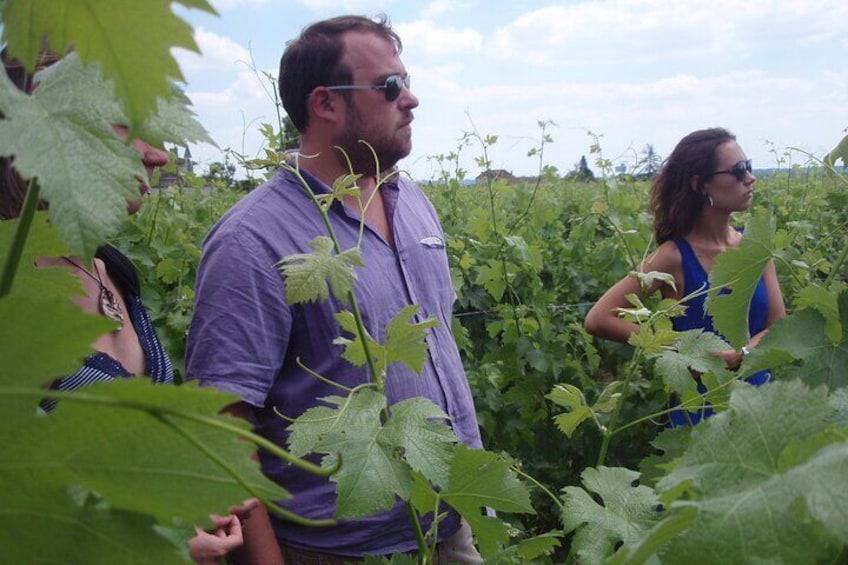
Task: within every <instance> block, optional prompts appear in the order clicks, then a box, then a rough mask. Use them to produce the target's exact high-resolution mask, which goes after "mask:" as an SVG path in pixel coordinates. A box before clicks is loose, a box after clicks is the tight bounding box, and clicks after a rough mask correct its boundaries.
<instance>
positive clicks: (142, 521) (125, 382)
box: [0, 379, 287, 563]
mask: <svg viewBox="0 0 848 565" xmlns="http://www.w3.org/2000/svg"><path fill="white" fill-rule="evenodd" d="M18 390H19V389H17V388H14V387H8V386H4V387H3V389H2V392H0V394H2V395H3V396H4V397H5V396H8V395H10V394H21V393H20V392H18ZM233 401H234V397H233V396H232V395H228V394H223V393H220V392H218V391H216V390H214V389H199V388H197V387H195V386H181V387H175V386H162V385H154V384H152V383H151V382H149V381H148V380H146V379H122V380H118V381H115V382H110V383H101V384H97V385H92V386H89V387H86V388H85V389H84V390H80V391H76V392H74V393H71V395H70V397H69V398H65V399H62V400H61V401H60V402H59V405H58V407H57V408H56V409H55V410H54V411H53V412H51V413H50V414H49V415H47V416H44V415H40V416H39V415H37V414H36V413H35V411H34V410H31V411H30V414H29V416H26V417H18V418H17V419H16V422H15V425H14V426H4V427H3V428H2V429H0V499H2V500H3V508H4V511H6V512H8V513H10V514H12V515H15V516H17V517H18V519H16V520H11V521H9V522H10V523H9V524H7V525H6V526H4V532H3V534H2V536H0V539H3V537H6V539H10V540H15V541H14V542H12V547H15V548H19V549H16V551H18V550H19V551H21V552H23V555H24V556H26V559H13V560H12V561H15V562H18V561H19V562H30V561H32V558H31V555H38V554H40V553H43V554H45V555H50V554H52V551H53V548H41V549H39V548H36V547H34V544H35V540H39V539H40V540H42V543H43V540H45V539H50V540H51V544H56V551H62V550H64V551H65V552H66V555H67V556H74V561H73V562H79V563H91V562H102V561H98V560H97V559H91V560H87V559H86V558H85V557H82V558H80V559H81V561H77V560H76V556H77V555H80V553H79V552H82V555H84V556H91V555H92V554H90V553H89V552H95V551H98V550H99V549H103V550H104V551H107V552H110V553H107V554H111V552H116V553H117V554H121V555H124V556H126V555H127V553H128V552H131V551H138V550H139V547H138V545H137V544H138V543H142V542H144V543H147V544H149V545H150V548H149V549H148V550H147V551H146V552H145V551H143V552H142V553H144V554H149V555H151V556H156V557H159V556H161V555H163V554H164V553H167V551H171V552H173V551H174V548H173V545H171V544H170V542H168V541H166V540H165V539H164V538H161V537H160V538H158V541H157V539H156V538H157V537H158V536H150V535H147V533H146V532H147V531H148V530H149V529H150V527H151V525H152V522H151V520H152V519H155V520H157V521H159V522H161V523H170V522H171V520H172V519H173V518H177V517H178V518H182V519H185V520H189V521H190V522H192V523H206V522H207V521H208V515H209V514H210V513H213V512H214V513H219V514H225V513H226V512H227V510H228V508H229V507H230V506H232V505H234V504H238V503H240V502H241V501H243V500H244V499H246V498H248V497H250V496H253V495H254V494H258V495H259V496H261V497H263V498H273V499H281V498H287V493H286V492H285V491H284V490H283V489H281V488H280V487H279V486H277V485H276V484H274V483H272V482H271V481H270V480H269V479H267V478H266V477H265V476H264V475H263V474H262V472H261V471H260V469H259V466H258V464H257V463H256V462H255V461H253V460H252V459H251V454H252V452H253V451H254V449H253V448H252V447H251V444H249V443H247V442H244V441H241V440H240V439H239V438H238V437H237V436H236V435H235V434H233V433H232V432H228V431H223V430H220V429H218V428H216V427H213V426H211V425H209V424H206V423H203V422H199V421H198V419H205V420H207V421H219V422H222V423H224V424H226V425H228V426H231V427H236V428H241V429H244V430H247V429H248V426H249V425H248V424H247V422H244V421H241V420H237V419H235V418H232V417H229V416H220V415H218V412H219V411H220V410H221V409H222V408H223V407H224V406H227V405H229V404H231V403H232V402H233ZM189 438H191V439H189ZM246 486H249V487H251V489H252V490H251V491H249V490H248V489H247V488H246ZM70 487H74V488H72V489H71V491H69V490H68V489H69V488H70ZM69 492H76V493H80V492H90V493H92V494H91V495H89V496H85V497H83V498H84V499H87V498H90V497H91V496H94V497H95V498H98V499H102V500H101V502H99V503H97V504H96V505H95V508H78V507H75V506H74V504H77V506H78V505H79V500H81V498H80V497H79V496H76V497H74V499H75V500H77V503H73V502H72V501H70V500H69V498H68V497H69V494H68V493H69ZM139 493H143V496H139ZM95 510H97V511H95ZM137 514H144V515H145V516H136V515H137ZM107 521H115V523H114V524H112V525H111V526H109V527H108V528H106V529H105V530H99V529H94V530H90V529H89V528H91V527H93V526H95V525H100V524H102V523H104V522H107ZM118 521H120V522H118ZM131 528H141V530H140V531H138V532H137V534H138V540H137V541H132V538H133V536H132V534H130V533H128V532H129V530H130V529H131ZM110 531H114V532H115V536H116V538H115V539H114V540H112V539H111V538H108V537H105V536H106V534H105V532H110ZM97 538H101V539H97ZM105 540H109V542H110V543H111V542H114V544H115V547H114V548H112V549H111V550H109V549H108V548H104V547H103V546H104V543H106V541H105ZM18 541H20V543H21V545H18ZM86 541H90V542H91V547H85V548H80V547H76V545H77V544H83V543H84V542H86ZM3 543H4V544H5V541H4V542H3ZM45 545H50V544H45ZM31 551H34V553H30V552H31ZM4 556H7V554H6V553H5V552H4ZM152 558H153V557H152ZM60 561H64V560H63V559H60ZM173 561H176V560H175V559H174V558H173V557H171V558H170V559H168V558H165V557H163V561H162V562H173ZM142 562H148V561H143V560H142Z"/></svg>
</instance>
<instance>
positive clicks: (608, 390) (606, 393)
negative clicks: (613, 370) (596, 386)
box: [592, 381, 624, 413]
mask: <svg viewBox="0 0 848 565" xmlns="http://www.w3.org/2000/svg"><path fill="white" fill-rule="evenodd" d="M623 388H624V383H623V382H621V381H613V382H611V383H610V384H608V385H607V386H605V387H604V390H602V391H601V394H600V395H598V400H596V401H595V404H594V406H592V410H594V411H595V412H598V413H606V412H612V411H613V410H615V408H616V406H618V403H619V401H620V400H621V389H623Z"/></svg>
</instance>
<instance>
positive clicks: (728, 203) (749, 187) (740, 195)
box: [704, 140, 757, 212]
mask: <svg viewBox="0 0 848 565" xmlns="http://www.w3.org/2000/svg"><path fill="white" fill-rule="evenodd" d="M715 156H716V167H715V170H714V171H713V172H712V174H711V175H710V177H709V178H708V179H707V181H706V182H705V183H704V194H705V195H707V196H709V197H710V198H711V201H712V205H713V206H714V207H716V208H720V209H722V210H726V211H728V212H738V211H743V210H747V209H748V207H749V206H750V205H751V200H752V199H753V196H754V188H753V185H754V183H755V182H757V177H756V176H755V175H754V173H752V172H751V171H750V170H749V167H750V161H748V157H746V156H745V152H744V151H742V148H741V147H740V146H739V144H738V143H736V141H733V140H731V141H727V142H725V143H722V144H721V145H719V146H718V147H717V148H716V155H715Z"/></svg>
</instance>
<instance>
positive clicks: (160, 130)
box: [137, 84, 216, 147]
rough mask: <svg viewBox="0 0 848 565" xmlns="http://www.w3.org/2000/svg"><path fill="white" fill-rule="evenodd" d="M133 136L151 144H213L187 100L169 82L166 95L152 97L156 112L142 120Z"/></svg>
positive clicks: (181, 92) (179, 90)
mask: <svg viewBox="0 0 848 565" xmlns="http://www.w3.org/2000/svg"><path fill="white" fill-rule="evenodd" d="M137 137H138V138H139V139H143V140H144V141H145V142H147V143H149V144H150V145H153V146H155V147H162V146H164V144H165V142H166V141H171V142H174V143H183V144H185V143H187V142H194V143H198V142H204V143H209V144H211V145H216V143H215V141H214V140H213V139H212V138H211V137H209V133H208V132H207V131H206V129H205V128H204V127H203V126H202V125H201V124H200V122H199V121H197V116H196V115H195V113H194V112H193V111H192V109H191V100H189V99H188V97H187V96H186V95H185V93H184V92H183V91H182V90H181V89H180V88H179V87H177V85H175V84H172V85H171V88H170V92H169V95H168V96H167V97H166V98H160V99H159V100H157V101H156V113H155V114H154V115H153V116H151V117H150V119H149V120H147V121H146V122H144V124H143V125H142V126H141V129H140V130H139V132H138V135H137Z"/></svg>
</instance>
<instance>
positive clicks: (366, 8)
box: [297, 0, 395, 14]
mask: <svg viewBox="0 0 848 565" xmlns="http://www.w3.org/2000/svg"><path fill="white" fill-rule="evenodd" d="M297 3H298V4H301V5H303V6H306V7H307V8H310V9H312V10H316V11H326V10H333V11H334V12H339V13H341V12H350V13H366V14H367V13H369V12H373V11H374V10H378V11H387V10H388V8H389V6H391V5H393V4H394V3H395V2H394V0H297Z"/></svg>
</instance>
